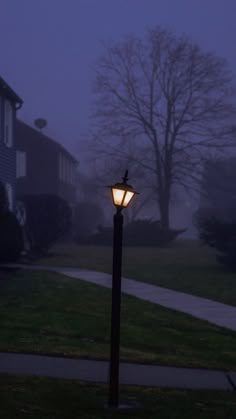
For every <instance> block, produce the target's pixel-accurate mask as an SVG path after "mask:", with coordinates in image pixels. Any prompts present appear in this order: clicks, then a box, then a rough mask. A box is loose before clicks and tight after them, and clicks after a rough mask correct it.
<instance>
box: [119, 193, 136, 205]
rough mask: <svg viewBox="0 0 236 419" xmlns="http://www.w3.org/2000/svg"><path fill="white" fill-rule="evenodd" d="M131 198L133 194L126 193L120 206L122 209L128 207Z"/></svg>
mask: <svg viewBox="0 0 236 419" xmlns="http://www.w3.org/2000/svg"><path fill="white" fill-rule="evenodd" d="M133 196H134V192H131V191H126V194H125V198H124V201H123V204H122V206H123V207H128V205H129V203H130V201H131V199H132V198H133Z"/></svg>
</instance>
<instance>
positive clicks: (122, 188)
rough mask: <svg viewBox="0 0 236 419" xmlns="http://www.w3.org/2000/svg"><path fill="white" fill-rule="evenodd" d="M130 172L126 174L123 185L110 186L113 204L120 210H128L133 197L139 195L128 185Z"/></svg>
mask: <svg viewBox="0 0 236 419" xmlns="http://www.w3.org/2000/svg"><path fill="white" fill-rule="evenodd" d="M127 180H128V170H126V172H125V176H124V177H123V182H122V183H115V185H112V186H110V188H111V193H112V201H113V204H114V205H115V206H116V208H118V209H122V208H127V207H128V205H129V204H130V202H131V200H132V199H133V197H134V196H135V195H136V194H137V193H138V192H136V191H135V190H134V189H133V187H132V186H131V185H128V184H127Z"/></svg>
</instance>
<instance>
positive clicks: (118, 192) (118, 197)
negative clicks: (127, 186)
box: [112, 188, 125, 206]
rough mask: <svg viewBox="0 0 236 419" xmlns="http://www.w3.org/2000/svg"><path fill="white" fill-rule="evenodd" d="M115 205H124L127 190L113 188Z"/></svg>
mask: <svg viewBox="0 0 236 419" xmlns="http://www.w3.org/2000/svg"><path fill="white" fill-rule="evenodd" d="M112 195H113V202H114V205H118V206H122V202H123V199H124V195H125V191H124V190H122V189H117V188H112Z"/></svg>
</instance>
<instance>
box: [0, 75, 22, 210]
mask: <svg viewBox="0 0 236 419" xmlns="http://www.w3.org/2000/svg"><path fill="white" fill-rule="evenodd" d="M22 103H23V101H22V99H21V98H20V97H19V96H18V95H17V94H16V93H15V92H14V91H13V90H12V88H11V87H10V86H9V85H8V84H7V83H6V82H5V80H3V78H2V77H0V180H1V181H2V182H3V183H4V185H5V186H6V190H7V193H8V199H9V208H10V209H11V210H14V209H15V201H16V147H15V122H16V112H17V110H18V109H20V107H21V106H22Z"/></svg>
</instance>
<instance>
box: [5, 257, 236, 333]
mask: <svg viewBox="0 0 236 419" xmlns="http://www.w3.org/2000/svg"><path fill="white" fill-rule="evenodd" d="M4 266H6V267H12V268H13V267H14V268H17V267H18V268H22V269H27V270H46V271H53V272H57V273H60V274H63V275H66V276H68V277H71V278H77V279H80V280H83V281H87V282H91V283H93V284H96V285H100V286H103V287H107V288H111V275H109V274H106V273H103V272H97V271H89V270H85V269H74V268H61V267H49V266H40V265H21V264H14V265H13V264H12V265H4ZM122 292H123V293H125V294H128V295H132V296H134V297H137V298H140V299H142V300H146V301H149V302H151V303H154V304H159V305H160V306H163V307H166V308H169V309H172V310H177V311H181V312H183V313H186V314H189V315H191V316H193V317H196V318H198V319H201V320H206V321H208V322H209V323H212V324H214V325H216V326H220V327H225V328H227V329H230V330H233V331H236V307H233V306H229V305H226V304H223V303H219V302H216V301H212V300H209V299H207V298H202V297H196V296H194V295H190V294H186V293H183V292H179V291H173V290H171V289H167V288H163V287H158V286H155V285H150V284H147V283H144V282H140V281H135V280H134V279H127V278H122Z"/></svg>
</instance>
